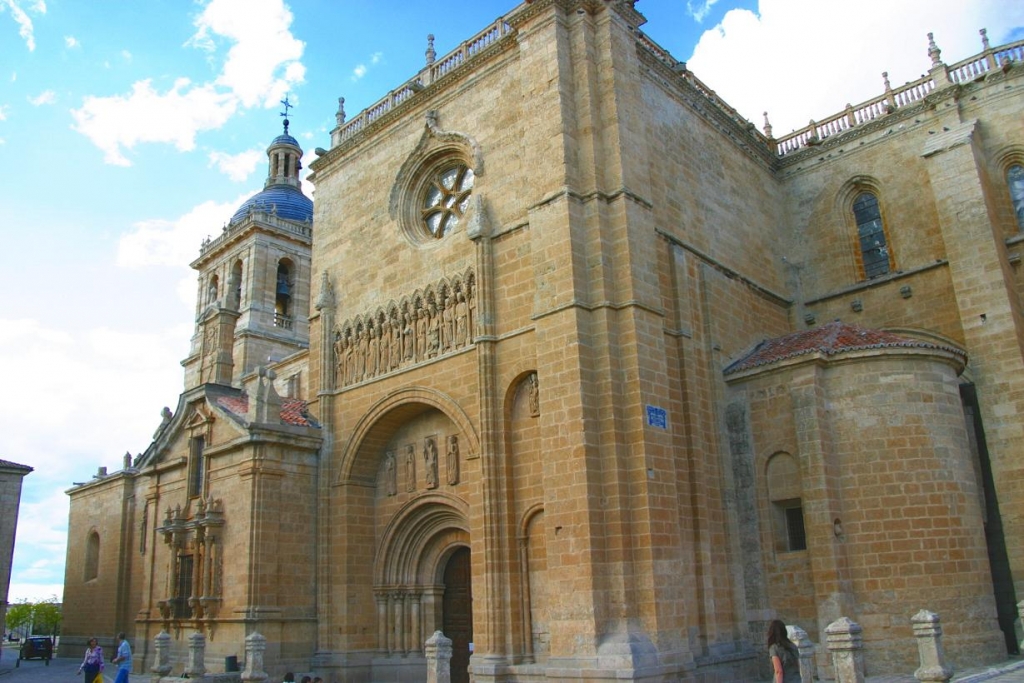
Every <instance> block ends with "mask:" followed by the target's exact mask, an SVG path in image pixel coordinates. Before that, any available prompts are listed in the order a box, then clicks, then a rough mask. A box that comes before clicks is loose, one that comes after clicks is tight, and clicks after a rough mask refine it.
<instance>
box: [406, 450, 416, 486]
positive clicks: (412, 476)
mask: <svg viewBox="0 0 1024 683" xmlns="http://www.w3.org/2000/svg"><path fill="white" fill-rule="evenodd" d="M405 490H406V491H410V492H412V491H415V490H416V446H414V445H413V444H408V445H407V446H406V447H405Z"/></svg>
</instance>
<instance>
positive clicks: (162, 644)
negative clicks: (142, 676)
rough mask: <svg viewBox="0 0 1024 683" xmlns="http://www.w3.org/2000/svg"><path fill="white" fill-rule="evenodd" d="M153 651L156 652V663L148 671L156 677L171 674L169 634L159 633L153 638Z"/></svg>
mask: <svg viewBox="0 0 1024 683" xmlns="http://www.w3.org/2000/svg"><path fill="white" fill-rule="evenodd" d="M153 649H154V650H156V662H154V663H153V668H152V669H150V671H152V672H153V673H155V674H156V675H157V676H166V675H167V674H169V673H171V634H170V633H168V632H167V631H160V633H158V634H156V637H155V638H153Z"/></svg>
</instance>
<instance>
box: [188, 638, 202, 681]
mask: <svg viewBox="0 0 1024 683" xmlns="http://www.w3.org/2000/svg"><path fill="white" fill-rule="evenodd" d="M185 673H187V674H188V676H189V678H201V677H202V675H203V674H205V673H206V636H204V635H203V634H202V633H200V632H199V631H196V632H194V633H193V634H192V635H190V636H189V637H188V665H187V666H186V667H185Z"/></svg>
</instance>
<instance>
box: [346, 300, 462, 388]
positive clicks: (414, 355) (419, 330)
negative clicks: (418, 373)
mask: <svg viewBox="0 0 1024 683" xmlns="http://www.w3.org/2000/svg"><path fill="white" fill-rule="evenodd" d="M475 317H476V297H475V296H474V291H473V289H472V288H471V287H470V286H469V285H468V283H467V285H466V286H465V287H464V288H463V287H461V286H460V287H458V288H454V289H453V290H451V291H445V292H443V293H442V294H441V295H440V296H438V297H437V298H434V297H430V298H428V299H426V300H418V301H417V302H416V304H415V305H409V306H405V307H403V308H402V309H398V308H393V309H391V311H390V312H389V314H388V315H387V316H385V315H380V316H379V317H376V318H375V317H372V316H366V317H365V318H364V319H360V320H357V321H355V322H346V323H345V324H344V325H340V326H339V327H338V328H336V329H335V331H334V381H335V385H336V386H338V387H344V386H348V385H351V384H357V383H359V382H362V381H363V380H367V379H370V378H372V377H377V376H379V375H383V374H385V373H388V372H391V371H393V370H397V369H398V368H401V367H405V366H409V365H414V364H416V363H421V362H423V361H427V360H430V359H432V358H437V357H438V356H443V355H444V354H446V353H450V352H452V351H457V350H458V349H461V348H464V347H466V346H469V345H470V344H472V343H473V323H474V320H475Z"/></svg>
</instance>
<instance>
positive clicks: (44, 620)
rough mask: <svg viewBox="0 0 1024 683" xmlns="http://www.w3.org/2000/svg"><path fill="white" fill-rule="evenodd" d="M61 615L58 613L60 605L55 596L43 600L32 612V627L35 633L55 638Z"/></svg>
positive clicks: (58, 631)
mask: <svg viewBox="0 0 1024 683" xmlns="http://www.w3.org/2000/svg"><path fill="white" fill-rule="evenodd" d="M62 618H63V615H62V614H61V611H60V603H59V602H57V596H56V595H55V596H53V597H52V598H50V599H49V600H43V601H42V602H37V603H36V604H35V609H33V611H32V619H33V621H34V622H35V626H34V627H33V628H34V630H35V632H36V633H39V634H45V635H50V636H55V635H57V634H59V633H60V623H61V619H62Z"/></svg>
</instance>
